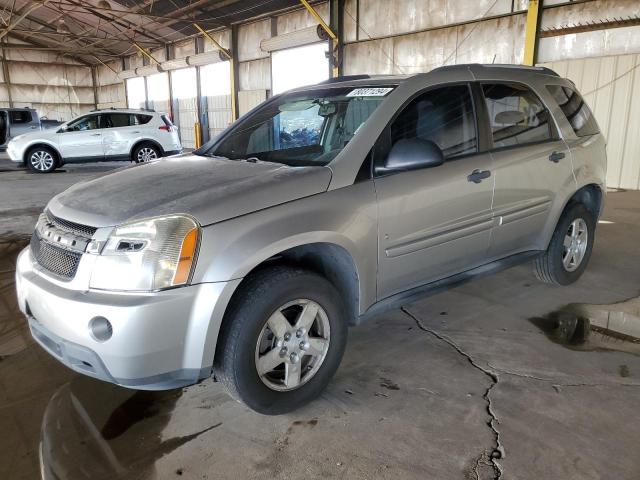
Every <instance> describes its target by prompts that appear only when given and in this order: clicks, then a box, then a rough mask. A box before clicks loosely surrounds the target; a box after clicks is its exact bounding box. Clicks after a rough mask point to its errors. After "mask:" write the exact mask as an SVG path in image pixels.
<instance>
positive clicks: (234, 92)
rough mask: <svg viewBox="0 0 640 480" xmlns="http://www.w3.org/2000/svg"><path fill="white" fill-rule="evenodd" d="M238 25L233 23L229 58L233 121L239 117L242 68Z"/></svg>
mask: <svg viewBox="0 0 640 480" xmlns="http://www.w3.org/2000/svg"><path fill="white" fill-rule="evenodd" d="M238 30H239V26H238V25H231V52H230V53H231V58H230V59H229V70H230V71H231V121H232V122H235V121H236V120H237V119H238V117H239V116H240V115H239V114H238V87H239V77H240V68H239V64H238Z"/></svg>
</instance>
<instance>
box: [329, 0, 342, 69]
mask: <svg viewBox="0 0 640 480" xmlns="http://www.w3.org/2000/svg"><path fill="white" fill-rule="evenodd" d="M329 21H330V25H331V30H332V31H333V32H334V33H335V34H336V38H332V39H331V43H330V45H331V76H332V77H333V78H335V77H339V76H340V75H342V74H343V71H342V58H343V57H342V50H343V45H344V41H343V40H344V0H331V3H329Z"/></svg>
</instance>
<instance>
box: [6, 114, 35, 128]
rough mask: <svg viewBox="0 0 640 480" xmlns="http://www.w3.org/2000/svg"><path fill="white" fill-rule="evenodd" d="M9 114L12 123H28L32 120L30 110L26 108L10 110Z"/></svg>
mask: <svg viewBox="0 0 640 480" xmlns="http://www.w3.org/2000/svg"><path fill="white" fill-rule="evenodd" d="M9 115H10V118H11V123H13V124H14V125H15V124H17V123H29V122H30V121H31V120H32V117H31V112H29V111H28V110H12V111H10V113H9Z"/></svg>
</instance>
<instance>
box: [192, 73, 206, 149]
mask: <svg viewBox="0 0 640 480" xmlns="http://www.w3.org/2000/svg"><path fill="white" fill-rule="evenodd" d="M205 111H206V109H205ZM196 118H197V121H196V124H195V133H196V137H195V143H196V148H200V146H201V145H202V125H203V123H204V116H203V108H202V89H201V87H200V67H196Z"/></svg>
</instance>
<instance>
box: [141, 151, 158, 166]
mask: <svg viewBox="0 0 640 480" xmlns="http://www.w3.org/2000/svg"><path fill="white" fill-rule="evenodd" d="M156 158H158V153H157V152H156V151H155V150H154V149H153V148H151V147H142V148H141V149H140V150H138V155H137V157H136V161H137V162H138V163H142V162H149V161H151V160H155V159H156Z"/></svg>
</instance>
